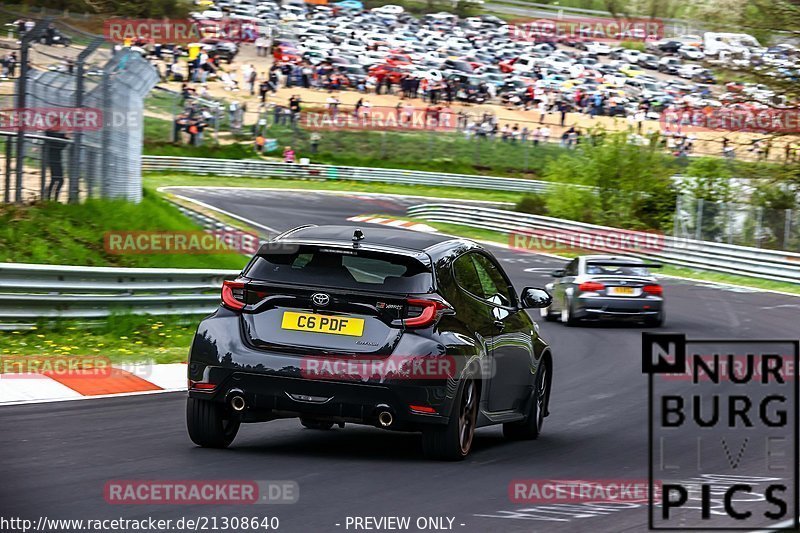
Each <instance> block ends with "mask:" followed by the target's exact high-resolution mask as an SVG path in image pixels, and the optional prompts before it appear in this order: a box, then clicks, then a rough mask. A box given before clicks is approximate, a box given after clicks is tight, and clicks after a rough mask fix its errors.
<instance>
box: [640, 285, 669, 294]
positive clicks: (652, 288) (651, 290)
mask: <svg viewBox="0 0 800 533" xmlns="http://www.w3.org/2000/svg"><path fill="white" fill-rule="evenodd" d="M642 290H643V291H644V292H645V294H649V295H651V296H661V295H663V294H664V289H663V287H661V285H645V286H644V287H643V288H642Z"/></svg>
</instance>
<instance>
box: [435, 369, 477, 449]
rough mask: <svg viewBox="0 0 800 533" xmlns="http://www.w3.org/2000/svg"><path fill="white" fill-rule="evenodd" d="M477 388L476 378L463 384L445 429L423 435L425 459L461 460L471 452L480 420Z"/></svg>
mask: <svg viewBox="0 0 800 533" xmlns="http://www.w3.org/2000/svg"><path fill="white" fill-rule="evenodd" d="M478 401H479V394H478V386H477V383H476V381H475V379H474V378H472V377H470V378H467V379H466V380H465V381H464V384H463V386H462V387H461V388H460V390H459V392H458V395H457V396H456V401H455V403H454V405H453V414H452V415H451V416H450V421H449V422H448V423H447V425H446V426H444V427H437V428H433V429H428V430H425V431H424V432H423V433H422V450H423V452H424V454H425V457H427V458H429V459H439V460H444V461H461V460H462V459H464V458H465V457H466V456H467V455H469V452H470V450H472V443H473V441H474V440H475V439H474V438H475V425H476V422H477V418H478Z"/></svg>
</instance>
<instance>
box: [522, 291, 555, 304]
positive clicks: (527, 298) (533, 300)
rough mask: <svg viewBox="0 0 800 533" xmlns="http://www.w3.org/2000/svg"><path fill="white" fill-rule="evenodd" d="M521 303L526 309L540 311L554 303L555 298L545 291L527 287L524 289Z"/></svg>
mask: <svg viewBox="0 0 800 533" xmlns="http://www.w3.org/2000/svg"><path fill="white" fill-rule="evenodd" d="M520 301H521V302H522V307H524V308H525V309H539V308H542V307H547V306H549V305H550V304H551V303H552V302H553V297H552V296H550V293H549V292H547V291H546V290H544V289H540V288H538V287H525V288H524V289H522V296H521V297H520Z"/></svg>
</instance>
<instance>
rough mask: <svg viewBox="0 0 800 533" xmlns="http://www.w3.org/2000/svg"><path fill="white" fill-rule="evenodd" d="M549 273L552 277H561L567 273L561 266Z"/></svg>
mask: <svg viewBox="0 0 800 533" xmlns="http://www.w3.org/2000/svg"><path fill="white" fill-rule="evenodd" d="M550 275H551V276H553V277H554V278H563V277H564V276H566V275H567V271H566V270H564V269H563V268H559V269H556V270H553V271H552V272H550Z"/></svg>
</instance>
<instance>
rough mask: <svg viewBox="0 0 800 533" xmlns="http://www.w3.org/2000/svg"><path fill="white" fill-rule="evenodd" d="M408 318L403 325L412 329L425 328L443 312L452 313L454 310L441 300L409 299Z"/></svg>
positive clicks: (407, 301)
mask: <svg viewBox="0 0 800 533" xmlns="http://www.w3.org/2000/svg"><path fill="white" fill-rule="evenodd" d="M406 303H407V304H408V315H409V316H408V317H407V318H405V319H403V325H404V326H406V327H410V328H424V327H426V326H430V325H431V324H433V323H434V322H435V321H436V319H437V318H438V317H439V316H440V315H441V313H443V312H447V311H452V310H453V308H452V307H451V306H450V305H449V304H448V303H447V302H442V301H439V300H422V299H413V298H412V299H408V300H406Z"/></svg>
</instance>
